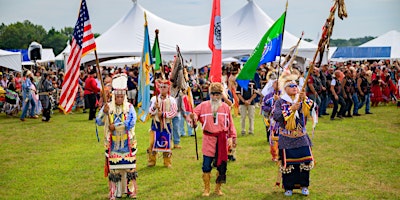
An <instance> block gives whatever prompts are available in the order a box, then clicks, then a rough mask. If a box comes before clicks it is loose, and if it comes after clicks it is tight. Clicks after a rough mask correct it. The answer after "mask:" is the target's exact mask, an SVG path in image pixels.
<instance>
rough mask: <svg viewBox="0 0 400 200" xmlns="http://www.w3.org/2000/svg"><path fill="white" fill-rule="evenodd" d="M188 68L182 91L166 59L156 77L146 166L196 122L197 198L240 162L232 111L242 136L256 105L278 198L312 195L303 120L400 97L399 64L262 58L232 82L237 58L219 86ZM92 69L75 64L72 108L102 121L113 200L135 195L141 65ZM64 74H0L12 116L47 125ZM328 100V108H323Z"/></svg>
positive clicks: (168, 157)
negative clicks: (304, 64)
mask: <svg viewBox="0 0 400 200" xmlns="http://www.w3.org/2000/svg"><path fill="white" fill-rule="evenodd" d="M185 64H186V65H185V67H184V69H183V72H184V80H185V84H186V86H187V88H188V89H187V90H183V89H182V90H181V91H178V93H176V94H174V95H172V94H171V82H172V83H174V81H175V80H172V79H173V78H172V77H170V76H171V73H172V72H173V71H174V70H173V69H172V68H173V67H172V65H169V64H167V65H164V66H163V67H162V68H161V71H158V72H155V73H154V76H153V79H154V80H155V81H154V83H153V86H152V87H153V88H154V92H153V93H154V94H155V95H153V97H152V98H151V101H150V107H149V110H148V112H149V115H150V116H151V117H152V121H151V128H150V129H151V130H150V133H149V135H150V140H149V147H148V148H147V154H148V161H147V165H148V166H149V167H153V166H155V165H156V160H157V155H158V152H162V155H163V164H164V166H165V167H167V168H170V167H171V166H172V149H180V148H182V147H181V145H180V137H183V136H185V135H188V136H193V129H194V128H197V122H200V123H201V124H202V131H203V137H202V139H203V142H202V153H203V165H202V171H203V177H202V178H203V182H204V191H203V196H209V195H210V178H211V170H212V167H213V166H214V167H216V168H217V175H216V188H215V193H216V194H217V195H223V192H222V190H221V184H223V183H225V182H226V171H227V162H228V160H230V161H235V160H236V155H235V154H236V140H237V139H236V138H237V134H236V128H235V125H234V122H233V118H234V117H239V116H240V125H236V127H237V128H238V130H240V133H241V136H246V135H254V134H257V133H255V132H254V131H255V129H254V120H255V114H256V110H257V109H256V108H257V107H260V113H261V114H262V115H263V119H264V122H265V127H266V129H265V130H266V131H265V132H266V136H267V140H268V141H269V144H270V153H271V157H272V161H274V162H278V163H279V169H280V178H281V179H282V183H283V187H284V189H285V193H284V194H285V195H286V196H291V195H292V190H293V189H295V188H300V189H301V192H302V194H304V195H308V194H309V191H308V186H309V176H310V175H309V172H310V170H311V169H312V168H313V167H314V163H313V156H312V151H311V146H312V143H311V140H310V138H309V137H308V134H307V131H306V126H305V124H306V121H307V118H308V117H312V118H314V120H315V119H316V118H317V117H324V116H329V117H330V120H338V119H343V118H351V117H353V116H361V115H362V114H372V112H371V107H375V106H378V105H386V104H388V103H390V102H396V101H398V99H400V96H399V95H400V94H399V88H400V63H398V61H393V62H390V61H389V60H388V61H379V62H372V63H369V62H363V63H362V64H360V63H359V62H356V63H352V62H347V63H334V64H323V65H321V66H319V67H318V66H312V67H313V68H312V71H311V72H308V70H307V69H301V68H300V67H298V66H293V67H291V68H288V69H284V70H280V71H278V70H276V66H274V63H272V64H269V65H267V64H263V65H260V66H259V68H258V69H257V72H256V74H255V75H254V78H253V79H252V80H250V81H249V83H248V85H247V87H242V86H240V85H238V84H237V82H236V80H235V79H236V76H237V75H238V74H239V73H240V70H241V64H239V63H235V62H233V63H229V64H224V65H223V67H222V82H221V83H211V82H210V81H209V80H208V75H209V68H208V66H205V67H203V68H200V69H195V68H194V67H193V66H192V64H191V61H190V62H187V61H186V63H185ZM97 72H98V71H97V69H96V67H94V66H88V67H86V68H82V69H81V72H80V76H79V80H78V81H79V89H78V92H77V95H76V100H75V105H74V108H73V110H74V111H77V110H78V109H80V108H82V109H83V110H82V112H84V113H86V112H89V117H88V119H89V120H95V121H96V123H97V124H98V125H104V126H105V140H104V141H105V147H106V149H105V153H106V160H107V162H106V166H105V172H106V176H107V177H108V178H109V189H110V191H109V197H110V199H115V198H117V197H121V196H122V194H127V195H128V196H129V197H132V198H135V197H136V195H137V184H136V178H137V172H136V151H137V149H136V145H137V140H136V135H135V133H134V131H133V130H134V127H135V125H136V120H137V116H136V111H135V107H136V106H137V104H138V102H137V97H138V76H139V69H138V66H130V67H129V66H126V67H125V68H114V67H102V70H101V74H100V75H101V77H97V75H98V73H97ZM308 73H310V74H308ZM63 76H64V72H63V71H62V70H52V69H47V70H46V68H45V67H38V68H37V69H36V70H35V71H31V70H25V71H24V72H23V76H21V73H19V72H9V71H7V70H3V72H0V78H1V82H0V84H1V85H0V86H1V87H2V88H4V90H6V91H7V95H6V104H5V105H3V110H6V109H5V108H6V107H7V106H6V105H8V107H7V112H6V113H7V114H8V115H16V114H17V113H18V112H19V111H22V112H21V115H20V120H21V121H25V118H26V117H29V118H33V119H36V118H39V115H40V114H41V115H42V121H43V122H48V121H49V120H50V116H51V112H52V110H55V109H57V105H58V99H59V94H60V90H61V85H62V81H63V78H64V77H63ZM306 77H308V79H306ZM99 78H101V79H102V80H101V79H99ZM101 81H103V82H104V88H103V90H102V84H101ZM102 92H104V94H103V93H102ZM190 98H192V102H193V105H191V104H190V102H191V99H190ZM19 104H21V107H19ZM330 106H331V107H333V108H332V111H331V113H328V112H327V108H328V107H330ZM12 108H13V109H14V110H13V109H12ZM18 108H19V109H18ZM98 109H99V111H98ZM361 109H364V110H365V112H361ZM10 110H12V112H10ZM96 113H97V114H96ZM247 118H248V121H249V124H248V128H246V120H247ZM185 123H186V127H187V128H186V129H187V130H186V131H185V129H184V127H185V125H184V124H185ZM239 127H240V128H239ZM277 184H280V182H279V181H278V182H277Z"/></svg>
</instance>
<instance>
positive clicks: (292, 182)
mask: <svg viewBox="0 0 400 200" xmlns="http://www.w3.org/2000/svg"><path fill="white" fill-rule="evenodd" d="M297 78H298V77H297V75H290V74H283V75H282V76H281V77H280V78H279V88H280V90H281V96H280V98H279V99H278V100H277V101H276V102H275V108H274V110H273V119H274V120H275V121H276V122H277V123H279V141H278V144H279V167H280V172H281V174H282V182H283V187H284V189H285V193H284V194H285V196H292V192H293V189H295V188H297V187H301V192H302V194H303V195H308V194H309V191H308V186H309V183H310V182H309V178H310V170H311V169H312V168H313V166H314V162H313V160H314V158H313V155H312V152H311V146H312V144H311V140H310V138H309V137H308V135H307V132H306V124H305V122H306V117H307V116H309V115H310V110H311V108H313V104H314V103H313V101H312V100H311V99H309V98H308V97H307V96H305V94H304V91H301V92H300V91H299V88H298V84H297V83H296V79H297Z"/></svg>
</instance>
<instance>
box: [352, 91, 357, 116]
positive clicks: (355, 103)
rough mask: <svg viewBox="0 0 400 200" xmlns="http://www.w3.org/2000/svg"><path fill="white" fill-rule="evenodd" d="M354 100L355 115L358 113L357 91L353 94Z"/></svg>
mask: <svg viewBox="0 0 400 200" xmlns="http://www.w3.org/2000/svg"><path fill="white" fill-rule="evenodd" d="M352 98H353V102H354V108H353V115H354V114H358V96H357V93H353V95H352Z"/></svg>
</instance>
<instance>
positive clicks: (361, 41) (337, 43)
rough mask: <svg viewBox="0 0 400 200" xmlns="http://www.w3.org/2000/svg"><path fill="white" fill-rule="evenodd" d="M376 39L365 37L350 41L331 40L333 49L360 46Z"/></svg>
mask: <svg viewBox="0 0 400 200" xmlns="http://www.w3.org/2000/svg"><path fill="white" fill-rule="evenodd" d="M375 38H376V37H372V36H365V37H362V38H350V39H349V40H345V39H331V40H330V46H331V47H344V46H360V45H361V44H364V43H366V42H368V41H370V40H373V39H375Z"/></svg>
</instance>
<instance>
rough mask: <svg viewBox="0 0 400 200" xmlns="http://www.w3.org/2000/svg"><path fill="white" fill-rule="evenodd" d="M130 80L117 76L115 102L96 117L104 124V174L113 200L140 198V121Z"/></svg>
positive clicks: (114, 92)
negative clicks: (129, 91) (131, 96)
mask: <svg viewBox="0 0 400 200" xmlns="http://www.w3.org/2000/svg"><path fill="white" fill-rule="evenodd" d="M127 80H128V78H127V76H126V75H125V74H118V75H116V76H114V78H113V81H112V87H113V95H112V100H111V102H110V103H105V105H104V106H103V108H102V109H101V110H100V112H99V113H98V115H97V117H96V123H97V124H98V125H100V126H102V125H104V132H105V138H104V146H105V155H106V164H105V171H104V172H105V175H106V176H108V180H109V181H108V183H109V199H115V198H121V197H122V195H123V194H127V196H128V197H130V198H136V194H137V184H136V178H137V171H136V152H137V142H136V135H135V124H136V119H137V118H136V112H135V108H134V107H133V105H132V104H131V103H129V102H128V99H127V97H126V91H127V89H128V88H127Z"/></svg>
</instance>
